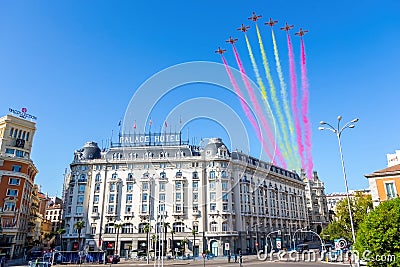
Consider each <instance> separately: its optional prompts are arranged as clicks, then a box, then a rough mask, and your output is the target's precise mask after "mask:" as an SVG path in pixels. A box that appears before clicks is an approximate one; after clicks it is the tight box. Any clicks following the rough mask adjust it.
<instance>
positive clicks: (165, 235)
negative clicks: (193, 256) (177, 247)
mask: <svg viewBox="0 0 400 267" xmlns="http://www.w3.org/2000/svg"><path fill="white" fill-rule="evenodd" d="M168 228H171V224H170V223H169V222H164V240H165V242H167V229H168ZM163 250H164V255H165V253H166V246H165V248H164V241H163Z"/></svg>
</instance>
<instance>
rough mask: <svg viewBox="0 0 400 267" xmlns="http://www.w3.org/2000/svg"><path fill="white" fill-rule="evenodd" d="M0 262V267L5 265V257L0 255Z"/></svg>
mask: <svg viewBox="0 0 400 267" xmlns="http://www.w3.org/2000/svg"><path fill="white" fill-rule="evenodd" d="M0 263H1V267H5V266H6V257H4V256H3V257H1V260H0Z"/></svg>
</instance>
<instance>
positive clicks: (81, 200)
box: [77, 195, 85, 204]
mask: <svg viewBox="0 0 400 267" xmlns="http://www.w3.org/2000/svg"><path fill="white" fill-rule="evenodd" d="M84 199H85V196H84V195H78V201H77V204H83V200H84Z"/></svg>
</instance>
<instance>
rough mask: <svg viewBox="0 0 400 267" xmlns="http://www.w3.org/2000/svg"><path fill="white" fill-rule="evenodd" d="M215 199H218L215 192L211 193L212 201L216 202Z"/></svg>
mask: <svg viewBox="0 0 400 267" xmlns="http://www.w3.org/2000/svg"><path fill="white" fill-rule="evenodd" d="M215 198H216V193H215V192H211V193H210V200H211V201H215Z"/></svg>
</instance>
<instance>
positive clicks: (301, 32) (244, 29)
mask: <svg viewBox="0 0 400 267" xmlns="http://www.w3.org/2000/svg"><path fill="white" fill-rule="evenodd" d="M261 17H262V16H261V15H257V14H256V13H255V12H253V14H252V15H251V17H249V18H248V19H249V20H252V21H254V22H257V20H259V19H260V18H261ZM277 23H278V21H277V20H273V19H272V18H269V21H267V22H265V25H269V26H270V27H273V26H274V25H275V24H277ZM293 27H294V25H289V24H288V23H287V22H286V24H285V26H284V27H282V28H281V30H283V31H286V32H289V31H290V30H291V29H293ZM249 28H250V26H245V25H244V24H242V26H240V28H238V29H237V30H238V31H242V32H244V33H245V32H247V31H248V29H249ZM307 32H308V30H303V29H302V28H300V30H299V32H296V33H295V35H297V36H300V37H303V36H304V35H305V34H306V33H307ZM237 40H238V39H237V38H232V36H230V37H229V39H228V40H226V41H225V42H227V43H230V44H232V45H234V44H235V43H236V42H237ZM225 52H226V50H225V49H221V48H220V47H218V49H217V50H216V51H215V53H217V54H220V55H222V54H223V53H225Z"/></svg>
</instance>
